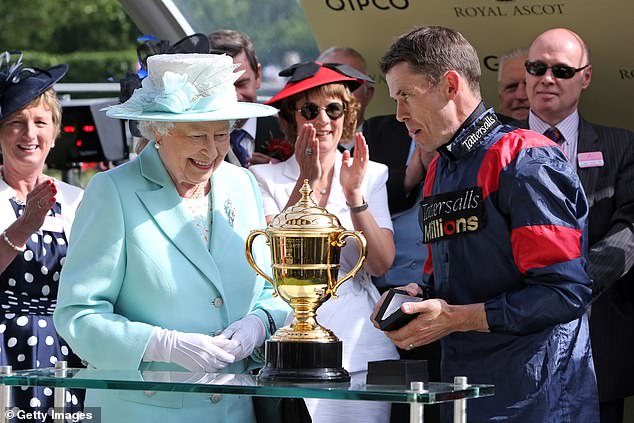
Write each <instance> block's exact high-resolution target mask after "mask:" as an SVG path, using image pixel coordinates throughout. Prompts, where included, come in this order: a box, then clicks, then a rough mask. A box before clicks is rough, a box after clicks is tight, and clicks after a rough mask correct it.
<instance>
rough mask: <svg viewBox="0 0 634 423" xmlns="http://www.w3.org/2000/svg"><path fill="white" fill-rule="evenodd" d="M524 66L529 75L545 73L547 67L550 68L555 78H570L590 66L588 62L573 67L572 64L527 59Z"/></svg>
mask: <svg viewBox="0 0 634 423" xmlns="http://www.w3.org/2000/svg"><path fill="white" fill-rule="evenodd" d="M524 66H525V67H526V72H528V73H530V74H531V75H535V76H542V75H544V74H545V73H546V71H547V70H548V69H550V70H552V71H553V76H554V77H555V78H559V79H570V78H572V77H573V76H575V74H576V73H577V72H579V71H582V70H584V69H585V68H587V67H588V66H590V63H588V64H587V65H585V66H582V67H580V68H573V67H572V66H566V65H553V66H548V65H547V64H546V63H544V62H531V61H528V60H527V61H526V62H525V63H524Z"/></svg>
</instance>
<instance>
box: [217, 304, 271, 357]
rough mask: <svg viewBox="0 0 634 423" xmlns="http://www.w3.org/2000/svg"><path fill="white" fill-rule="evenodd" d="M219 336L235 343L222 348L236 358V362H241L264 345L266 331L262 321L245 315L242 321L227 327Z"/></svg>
mask: <svg viewBox="0 0 634 423" xmlns="http://www.w3.org/2000/svg"><path fill="white" fill-rule="evenodd" d="M220 336H225V337H226V338H228V339H230V340H232V341H237V342H236V344H234V345H235V346H231V345H227V346H225V347H223V348H224V350H225V351H227V352H228V353H230V354H233V355H234V356H235V357H236V361H238V360H243V359H245V358H247V357H248V356H250V355H251V354H252V353H253V349H254V348H255V347H258V346H260V345H262V344H264V340H265V339H266V329H265V328H264V324H263V323H262V321H261V320H260V319H259V318H258V317H257V316H255V315H253V314H247V315H246V316H244V317H243V318H242V319H240V320H238V321H237V322H234V323H232V324H231V325H229V327H228V328H227V329H225V330H224V331H223V332H222V334H221V335H220Z"/></svg>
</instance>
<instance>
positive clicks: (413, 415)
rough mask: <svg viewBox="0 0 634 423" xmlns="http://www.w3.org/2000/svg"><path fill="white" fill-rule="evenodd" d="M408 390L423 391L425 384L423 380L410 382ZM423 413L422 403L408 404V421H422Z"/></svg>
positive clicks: (414, 422) (419, 422)
mask: <svg viewBox="0 0 634 423" xmlns="http://www.w3.org/2000/svg"><path fill="white" fill-rule="evenodd" d="M409 389H410V391H413V392H420V393H423V392H425V384H424V383H423V382H411V383H410V387H409ZM424 418H425V413H424V409H423V403H412V404H411V405H410V406H409V421H410V423H423V421H424Z"/></svg>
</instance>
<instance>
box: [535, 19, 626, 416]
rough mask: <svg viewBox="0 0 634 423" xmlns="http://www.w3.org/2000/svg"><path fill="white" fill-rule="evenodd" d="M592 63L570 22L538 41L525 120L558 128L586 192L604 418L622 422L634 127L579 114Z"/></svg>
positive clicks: (550, 129)
mask: <svg viewBox="0 0 634 423" xmlns="http://www.w3.org/2000/svg"><path fill="white" fill-rule="evenodd" d="M590 63H591V62H590V53H589V51H588V47H587V45H586V43H585V42H584V41H583V39H582V38H581V37H580V36H579V35H577V34H575V33H574V32H572V31H569V30H567V29H564V28H557V29H552V30H549V31H546V32H544V33H542V34H541V35H539V36H538V37H537V38H536V39H535V40H534V41H533V43H532V44H531V46H530V49H529V52H528V62H527V65H526V88H527V94H528V100H529V103H530V113H529V116H528V127H529V128H530V129H532V130H535V131H538V132H542V133H544V132H546V131H547V132H548V133H549V134H552V133H554V134H555V135H554V136H553V137H552V138H558V142H559V144H560V145H561V147H562V148H563V150H564V152H565V153H566V154H567V156H568V159H569V161H570V162H571V163H572V165H573V167H574V168H575V169H576V170H577V173H578V175H579V179H580V180H581V183H582V185H583V187H584V190H585V192H586V195H587V197H588V204H589V206H590V212H589V218H588V245H589V255H588V274H589V275H590V277H591V278H592V279H593V289H592V290H593V303H592V305H591V314H590V337H591V341H592V349H593V355H594V363H595V368H596V375H597V383H598V388H599V399H600V412H601V422H602V423H606V422H618V423H622V422H623V399H624V397H626V396H630V395H633V394H634V378H633V377H632V375H634V336H632V335H633V332H632V322H634V271H633V270H632V264H633V262H634V225H633V222H634V134H633V133H632V132H630V131H627V130H624V129H617V128H608V127H605V126H599V125H595V124H592V123H589V122H587V121H586V120H584V119H583V118H582V117H581V116H580V114H579V110H578V107H579V100H580V98H581V95H582V93H583V91H584V90H586V89H587V88H588V87H589V86H590V82H591V80H592V65H591V64H590ZM555 129H556V131H555ZM557 133H558V134H559V135H557Z"/></svg>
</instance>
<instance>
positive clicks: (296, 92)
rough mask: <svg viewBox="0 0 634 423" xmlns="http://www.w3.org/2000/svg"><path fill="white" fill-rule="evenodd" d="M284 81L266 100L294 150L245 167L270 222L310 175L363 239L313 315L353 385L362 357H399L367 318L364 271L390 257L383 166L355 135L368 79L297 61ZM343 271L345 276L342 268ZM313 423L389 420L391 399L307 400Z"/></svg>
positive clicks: (322, 201)
mask: <svg viewBox="0 0 634 423" xmlns="http://www.w3.org/2000/svg"><path fill="white" fill-rule="evenodd" d="M280 76H290V79H289V81H288V83H287V84H286V86H285V87H284V88H283V89H282V90H281V91H280V92H279V93H278V94H277V95H275V96H274V97H273V98H272V99H271V100H270V101H269V102H268V103H267V104H269V105H273V106H275V107H277V108H278V109H280V112H279V117H280V124H281V126H282V128H283V129H284V130H285V132H286V134H287V137H288V139H289V140H291V139H295V140H296V142H295V154H294V155H293V156H292V157H291V158H289V159H288V160H287V161H285V162H281V163H277V164H266V165H256V166H251V167H250V168H249V169H250V170H251V171H252V172H253V174H254V175H255V177H256V179H257V181H258V184H259V185H260V189H261V190H262V202H263V205H264V214H265V216H266V218H267V220H268V221H270V219H271V218H272V217H273V216H275V215H276V214H278V213H280V212H281V211H282V210H284V209H285V208H286V207H287V206H289V205H293V204H295V203H296V202H297V201H298V200H299V199H300V196H301V194H300V193H299V189H300V188H301V186H302V183H303V181H304V179H308V181H309V183H310V185H311V187H312V189H313V194H312V195H313V198H314V200H315V201H316V202H317V203H318V204H319V205H320V206H321V207H324V208H326V209H328V211H329V212H330V213H332V214H334V215H336V216H337V217H338V218H339V220H340V222H341V224H342V225H343V226H344V227H346V228H347V229H354V230H357V231H361V232H362V233H363V235H364V236H365V237H366V239H367V259H366V261H365V263H364V265H363V268H362V270H361V271H359V273H357V275H356V276H355V277H354V279H353V280H352V281H348V282H345V283H343V284H342V285H341V286H340V288H339V289H338V291H337V294H338V295H339V298H337V299H330V300H328V301H326V302H325V303H324V304H323V305H322V306H321V307H320V308H319V309H318V311H317V320H318V321H319V323H320V324H322V325H323V326H325V327H326V328H328V329H330V330H332V331H333V332H334V333H335V335H337V337H339V339H341V340H342V341H343V365H344V367H345V368H346V370H348V372H350V375H351V378H352V383H353V384H355V383H365V378H366V374H367V369H368V361H378V360H386V359H398V353H397V351H396V349H395V347H394V345H393V344H392V343H391V342H390V340H389V339H388V338H387V337H386V336H385V335H384V334H383V333H382V332H381V331H380V330H378V329H376V328H375V327H374V326H373V325H372V324H371V322H370V318H369V316H370V314H371V313H372V309H373V306H374V304H375V303H376V302H377V301H378V299H379V293H378V291H377V289H376V288H375V287H374V285H373V284H372V281H371V279H370V276H373V275H382V274H384V273H385V272H386V271H387V270H388V269H389V267H390V265H391V264H392V261H393V260H394V240H393V237H392V222H391V219H390V213H389V210H388V205H387V190H386V186H385V183H386V181H387V176H388V169H387V167H386V166H384V165H382V164H379V163H375V162H371V161H369V160H368V147H367V144H366V143H365V139H364V138H363V135H362V134H361V133H357V134H356V135H354V131H355V128H356V113H357V109H358V105H357V103H356V100H355V99H354V97H353V96H352V94H351V91H353V90H354V89H356V88H357V87H359V86H360V85H361V84H362V83H364V80H366V79H367V77H366V76H365V75H363V74H360V73H359V72H357V71H355V70H354V69H352V68H350V67H348V66H345V65H339V64H337V65H333V64H323V65H322V64H321V63H314V62H311V63H301V64H298V65H294V66H292V67H291V68H289V69H286V70H284V71H282V72H280ZM352 136H354V137H355V147H354V158H353V157H351V156H350V152H348V151H345V152H344V153H343V154H342V153H340V152H339V150H338V149H337V145H338V144H339V141H340V140H341V139H342V137H343V138H350V137H352ZM358 257H359V248H358V246H357V245H356V243H353V242H350V243H348V244H347V245H346V246H345V247H343V249H342V252H341V268H340V275H343V274H345V273H346V272H348V271H349V270H350V269H351V268H352V267H353V266H354V265H355V264H356V262H357V260H358ZM341 272H343V273H341ZM306 404H307V406H308V409H309V411H310V413H311V416H312V418H313V422H316V423H319V422H333V421H346V422H348V423H350V422H364V423H366V422H388V421H389V410H390V408H389V403H375V402H367V401H333V400H321V399H306Z"/></svg>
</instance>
